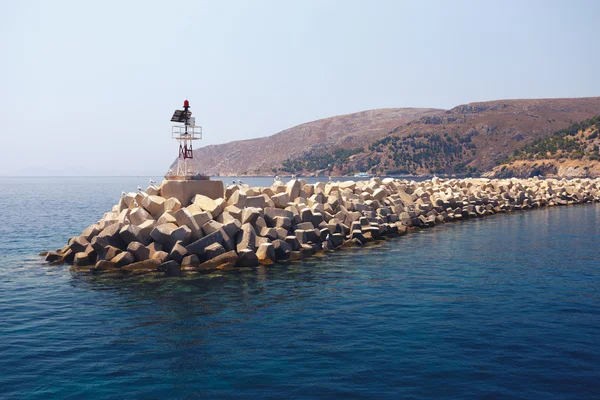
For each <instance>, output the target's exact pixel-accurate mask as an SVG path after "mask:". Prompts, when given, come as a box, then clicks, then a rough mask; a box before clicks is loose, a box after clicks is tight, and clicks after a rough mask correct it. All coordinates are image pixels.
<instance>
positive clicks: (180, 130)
mask: <svg viewBox="0 0 600 400" xmlns="http://www.w3.org/2000/svg"><path fill="white" fill-rule="evenodd" d="M171 137H172V138H173V139H185V140H198V139H202V127H201V126H195V127H191V126H188V127H187V135H186V134H185V126H181V125H173V127H172V129H171Z"/></svg>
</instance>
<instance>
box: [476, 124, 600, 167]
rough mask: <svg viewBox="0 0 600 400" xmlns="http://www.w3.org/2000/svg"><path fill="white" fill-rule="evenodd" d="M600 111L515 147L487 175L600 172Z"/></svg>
mask: <svg viewBox="0 0 600 400" xmlns="http://www.w3.org/2000/svg"><path fill="white" fill-rule="evenodd" d="M599 129H600V115H599V116H596V117H594V118H590V119H587V120H584V121H582V122H579V123H574V124H572V125H570V126H569V127H567V128H564V129H561V130H559V131H557V132H554V133H553V134H551V135H549V136H546V137H542V138H539V139H536V140H534V141H533V142H531V143H530V144H528V145H525V146H523V147H521V148H520V149H518V150H515V152H514V153H513V155H512V156H510V157H507V159H506V160H504V162H503V163H502V164H501V165H499V166H497V167H495V168H493V169H492V171H490V172H489V173H487V174H486V176H493V177H507V176H515V177H531V176H535V175H544V176H555V177H574V176H578V177H590V178H595V177H599V176H600V162H599V161H600V151H599V150H600V133H599Z"/></svg>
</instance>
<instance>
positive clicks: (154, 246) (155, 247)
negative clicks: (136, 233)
mask: <svg viewBox="0 0 600 400" xmlns="http://www.w3.org/2000/svg"><path fill="white" fill-rule="evenodd" d="M146 247H147V248H148V251H149V252H150V258H153V257H154V254H156V253H157V252H159V251H163V247H162V244H160V243H157V242H152V243H150V244H149V245H147V246H146Z"/></svg>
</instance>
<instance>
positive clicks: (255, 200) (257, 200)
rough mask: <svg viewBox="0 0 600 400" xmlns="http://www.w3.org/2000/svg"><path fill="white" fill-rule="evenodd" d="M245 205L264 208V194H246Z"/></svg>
mask: <svg viewBox="0 0 600 400" xmlns="http://www.w3.org/2000/svg"><path fill="white" fill-rule="evenodd" d="M246 207H254V208H260V209H263V208H265V197H264V196H248V197H247V198H246Z"/></svg>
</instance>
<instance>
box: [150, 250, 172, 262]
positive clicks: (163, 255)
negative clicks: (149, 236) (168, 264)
mask: <svg viewBox="0 0 600 400" xmlns="http://www.w3.org/2000/svg"><path fill="white" fill-rule="evenodd" d="M167 258H169V253H167V252H166V251H157V252H155V253H154V254H152V255H151V256H150V259H152V260H159V261H160V262H164V261H165V260H167Z"/></svg>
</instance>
